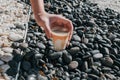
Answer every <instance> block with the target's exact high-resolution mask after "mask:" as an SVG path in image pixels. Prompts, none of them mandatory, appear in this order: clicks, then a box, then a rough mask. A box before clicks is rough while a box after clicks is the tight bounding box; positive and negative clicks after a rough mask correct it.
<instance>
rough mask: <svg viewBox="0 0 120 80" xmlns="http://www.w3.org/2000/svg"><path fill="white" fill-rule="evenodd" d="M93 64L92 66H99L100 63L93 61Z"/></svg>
mask: <svg viewBox="0 0 120 80" xmlns="http://www.w3.org/2000/svg"><path fill="white" fill-rule="evenodd" d="M93 65H94V66H101V65H102V64H101V63H100V62H94V63H93Z"/></svg>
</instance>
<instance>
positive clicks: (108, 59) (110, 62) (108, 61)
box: [102, 57, 114, 67]
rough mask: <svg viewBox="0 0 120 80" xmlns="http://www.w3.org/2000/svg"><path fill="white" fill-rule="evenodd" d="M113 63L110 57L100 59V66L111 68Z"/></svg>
mask: <svg viewBox="0 0 120 80" xmlns="http://www.w3.org/2000/svg"><path fill="white" fill-rule="evenodd" d="M106 63H107V64H106ZM113 63H114V61H113V60H112V59H111V58H110V57H105V58H102V64H103V65H105V66H108V67H109V66H110V67H111V66H112V65H113Z"/></svg>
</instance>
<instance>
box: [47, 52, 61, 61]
mask: <svg viewBox="0 0 120 80" xmlns="http://www.w3.org/2000/svg"><path fill="white" fill-rule="evenodd" d="M49 56H50V58H51V59H53V60H54V59H58V58H60V57H62V52H54V53H50V55H49Z"/></svg>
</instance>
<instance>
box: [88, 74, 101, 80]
mask: <svg viewBox="0 0 120 80" xmlns="http://www.w3.org/2000/svg"><path fill="white" fill-rule="evenodd" d="M88 77H90V78H92V79H93V80H98V79H99V76H97V75H95V74H88Z"/></svg>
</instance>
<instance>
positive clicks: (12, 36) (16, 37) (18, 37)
mask: <svg viewBox="0 0 120 80" xmlns="http://www.w3.org/2000/svg"><path fill="white" fill-rule="evenodd" d="M8 38H9V39H10V40H12V41H20V40H22V39H23V36H21V35H19V34H15V33H10V35H9V36H8Z"/></svg>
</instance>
